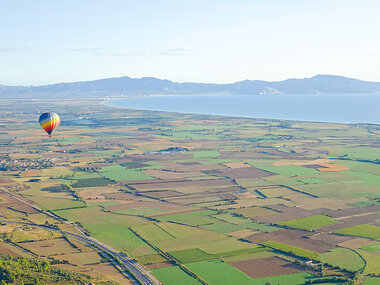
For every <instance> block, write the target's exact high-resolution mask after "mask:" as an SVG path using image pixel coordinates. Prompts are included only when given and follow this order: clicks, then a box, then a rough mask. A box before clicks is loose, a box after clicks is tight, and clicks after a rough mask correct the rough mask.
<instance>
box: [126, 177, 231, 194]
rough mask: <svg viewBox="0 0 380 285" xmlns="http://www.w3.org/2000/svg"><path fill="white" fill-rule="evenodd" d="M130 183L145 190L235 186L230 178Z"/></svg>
mask: <svg viewBox="0 0 380 285" xmlns="http://www.w3.org/2000/svg"><path fill="white" fill-rule="evenodd" d="M128 185H130V186H132V187H133V188H135V189H137V190H139V191H144V190H157V189H176V188H180V187H192V188H202V187H217V186H234V185H235V184H234V183H233V182H232V180H230V179H213V180H199V181H192V180H182V181H178V180H177V181H170V182H167V181H165V180H164V181H161V182H156V183H145V184H137V183H136V184H134V183H128Z"/></svg>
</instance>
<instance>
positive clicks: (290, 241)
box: [245, 229, 335, 253]
mask: <svg viewBox="0 0 380 285" xmlns="http://www.w3.org/2000/svg"><path fill="white" fill-rule="evenodd" d="M308 234H310V232H307V231H302V230H291V229H285V230H279V231H275V232H271V233H260V234H254V235H252V236H249V237H246V238H245V239H246V240H248V241H250V242H252V243H262V242H266V241H277V242H280V243H284V244H287V245H291V246H295V247H299V248H303V249H307V250H311V251H315V252H318V253H323V252H328V251H329V250H330V249H333V248H335V244H332V243H328V242H325V241H320V240H313V239H309V238H305V236H307V235H308Z"/></svg>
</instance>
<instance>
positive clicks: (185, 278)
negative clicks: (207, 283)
mask: <svg viewBox="0 0 380 285" xmlns="http://www.w3.org/2000/svg"><path fill="white" fill-rule="evenodd" d="M152 273H153V274H154V275H155V276H157V278H158V279H160V281H161V282H162V283H163V284H164V285H178V282H180V284H183V285H197V284H202V283H200V282H199V281H198V280H197V279H195V278H194V277H192V276H190V275H189V274H187V273H186V272H185V271H183V270H182V269H181V268H180V267H179V266H169V267H163V268H158V269H153V270H152ZM179 280H180V281H179Z"/></svg>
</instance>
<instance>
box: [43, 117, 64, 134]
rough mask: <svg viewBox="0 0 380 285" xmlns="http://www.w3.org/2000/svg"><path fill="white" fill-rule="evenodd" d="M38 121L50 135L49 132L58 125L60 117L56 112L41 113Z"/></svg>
mask: <svg viewBox="0 0 380 285" xmlns="http://www.w3.org/2000/svg"><path fill="white" fill-rule="evenodd" d="M39 122H40V125H41V127H42V128H43V129H44V130H45V132H47V133H48V134H49V137H51V133H52V132H53V131H54V129H55V128H56V127H58V126H59V123H60V122H61V119H60V118H59V116H58V114H56V113H43V114H42V115H41V116H40V119H39Z"/></svg>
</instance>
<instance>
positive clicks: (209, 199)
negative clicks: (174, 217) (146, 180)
mask: <svg viewBox="0 0 380 285" xmlns="http://www.w3.org/2000/svg"><path fill="white" fill-rule="evenodd" d="M222 199H223V198H221V197H219V196H205V197H198V196H196V197H188V196H186V197H183V198H172V199H167V201H169V202H172V203H177V204H182V205H189V204H195V203H206V202H214V201H220V200H222Z"/></svg>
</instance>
